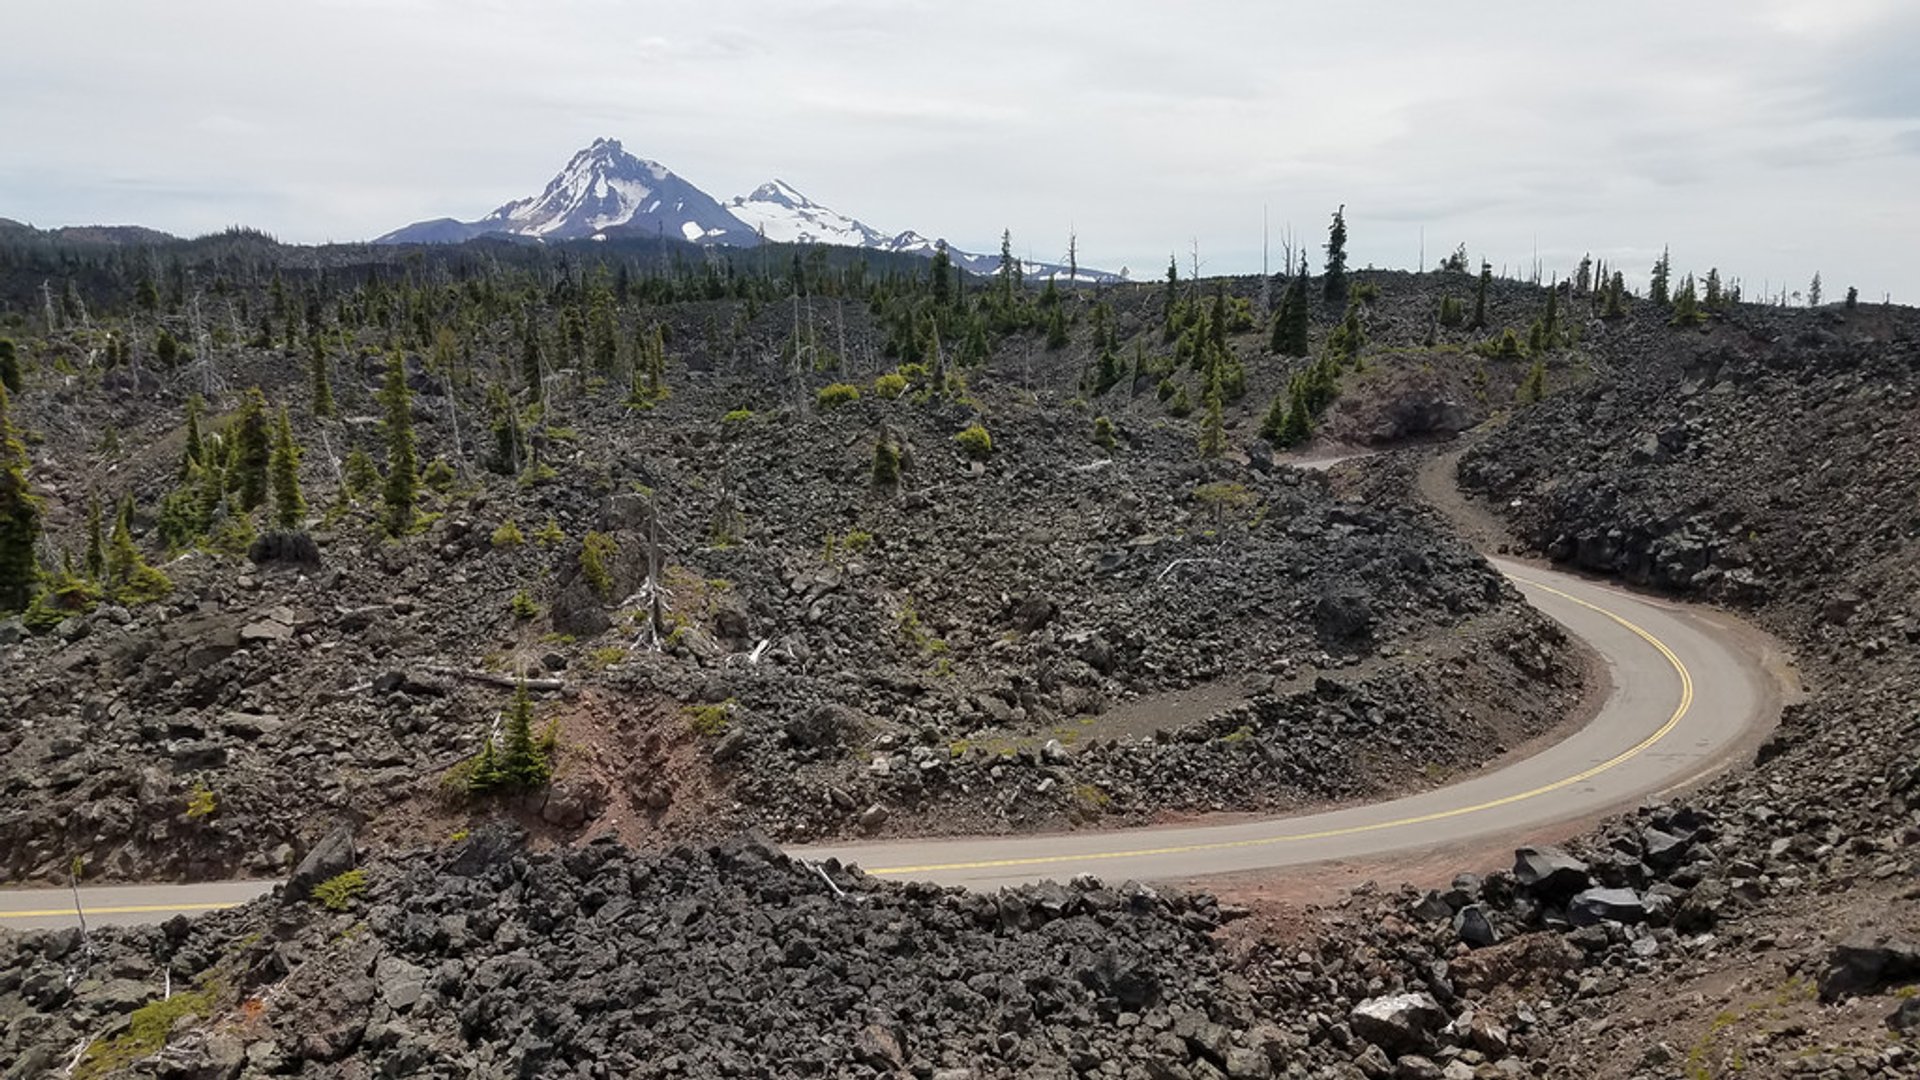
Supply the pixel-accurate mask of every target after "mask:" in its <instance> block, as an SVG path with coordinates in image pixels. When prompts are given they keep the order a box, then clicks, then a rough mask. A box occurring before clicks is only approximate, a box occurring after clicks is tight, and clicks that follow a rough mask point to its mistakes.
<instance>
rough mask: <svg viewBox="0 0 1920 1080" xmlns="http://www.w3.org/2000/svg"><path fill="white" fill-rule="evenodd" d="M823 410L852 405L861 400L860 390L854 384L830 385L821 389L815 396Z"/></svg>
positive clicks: (839, 383) (838, 383)
mask: <svg viewBox="0 0 1920 1080" xmlns="http://www.w3.org/2000/svg"><path fill="white" fill-rule="evenodd" d="M814 400H815V401H817V402H818V403H819V405H820V407H821V408H823V409H832V408H836V407H838V406H841V405H850V404H852V403H853V402H856V401H859V400H860V388H859V387H857V386H855V385H853V384H852V383H843V382H837V383H829V384H827V385H826V386H823V387H821V388H820V393H819V394H818V395H816V396H815V399H814Z"/></svg>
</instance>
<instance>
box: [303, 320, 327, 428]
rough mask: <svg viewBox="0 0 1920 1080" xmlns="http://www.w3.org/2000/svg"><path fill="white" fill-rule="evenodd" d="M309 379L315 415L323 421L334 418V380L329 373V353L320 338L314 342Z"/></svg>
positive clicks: (308, 366) (308, 370) (308, 362)
mask: <svg viewBox="0 0 1920 1080" xmlns="http://www.w3.org/2000/svg"><path fill="white" fill-rule="evenodd" d="M307 377H308V379H309V380H310V381H311V382H312V384H313V415H315V416H317V417H319V418H321V419H323V420H324V419H327V418H329V417H331V416H333V413H334V409H333V379H332V377H331V376H329V375H328V373H327V353H326V350H325V349H323V348H321V346H320V339H319V338H314V339H313V341H312V353H311V354H310V356H309V358H308V361H307Z"/></svg>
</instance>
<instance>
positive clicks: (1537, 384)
mask: <svg viewBox="0 0 1920 1080" xmlns="http://www.w3.org/2000/svg"><path fill="white" fill-rule="evenodd" d="M1546 396H1547V362H1546V361H1545V360H1535V361H1534V362H1533V366H1532V367H1530V368H1528V369H1527V377H1526V380H1525V381H1523V382H1522V383H1521V384H1520V400H1521V401H1524V402H1529V403H1531V402H1535V401H1539V400H1540V399H1541V398H1544V397H1546Z"/></svg>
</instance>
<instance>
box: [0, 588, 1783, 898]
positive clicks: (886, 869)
mask: <svg viewBox="0 0 1920 1080" xmlns="http://www.w3.org/2000/svg"><path fill="white" fill-rule="evenodd" d="M1494 565H1496V566H1498V567H1499V568H1500V570H1501V571H1502V572H1504V573H1506V574H1507V575H1508V576H1509V577H1510V578H1512V579H1513V580H1514V581H1515V582H1516V583H1517V584H1519V586H1520V588H1521V590H1522V591H1523V592H1524V593H1526V595H1527V598H1528V599H1529V600H1530V601H1532V602H1533V604H1534V605H1535V606H1536V607H1538V608H1539V609H1540V610H1542V611H1544V612H1546V613H1547V614H1548V615H1550V616H1552V617H1553V618H1554V619H1556V620H1558V621H1560V622H1561V623H1563V624H1564V625H1565V626H1566V627H1567V628H1568V630H1570V631H1571V632H1572V633H1573V634H1575V635H1576V636H1578V637H1580V638H1582V639H1584V640H1585V641H1586V642H1587V643H1588V644H1589V645H1590V646H1591V647H1592V648H1593V649H1594V651H1595V652H1597V653H1599V655H1600V656H1601V657H1602V658H1603V659H1604V660H1605V661H1606V663H1607V665H1608V666H1609V668H1610V669H1611V677H1612V682H1613V694H1612V696H1611V697H1610V698H1609V699H1608V700H1607V701H1606V703H1605V704H1604V705H1603V706H1602V707H1601V709H1600V712H1599V714H1598V715H1597V716H1596V717H1595V718H1594V719H1593V721H1592V722H1591V723H1589V724H1587V725H1586V726H1585V727H1583V728H1581V729H1580V730H1579V731H1577V732H1575V733H1574V734H1572V735H1571V736H1569V737H1568V738H1566V739H1565V740H1563V741H1561V742H1559V743H1556V744H1554V745H1553V746H1551V747H1549V748H1547V749H1545V750H1542V751H1540V752H1539V753H1537V754H1535V755H1533V756H1532V757H1528V758H1526V759H1524V760H1522V761H1518V762H1515V763H1513V764H1511V765H1508V766H1505V767H1503V768H1499V769H1496V770H1494V771H1490V772H1485V773H1482V774H1480V775H1478V776H1475V777H1473V778H1471V779H1468V780H1464V781H1461V782H1459V783H1457V784H1453V785H1451V786H1449V787H1444V788H1439V789H1436V790H1433V791H1428V792H1424V793H1421V794H1419V795H1413V796H1410V797H1408V798H1404V799H1395V800H1392V801H1390V802H1381V803H1373V804H1370V805H1365V806H1355V807H1349V808H1346V809H1342V810H1333V811H1328V812H1325V813H1317V814H1306V815H1300V816H1296V817H1288V818H1279V819H1270V820H1264V821H1251V822H1235V823H1231V824H1216V825H1193V826H1182V827H1176V828H1158V829H1133V830H1124V831H1117V832H1077V833H1064V834H1056V835H1046V836H1003V837H986V838H972V839H955V840H901V841H887V842H882V843H871V844H835V845H823V846H818V847H801V848H790V849H789V851H790V852H791V853H792V854H795V855H799V856H802V857H805V858H811V859H823V858H826V857H828V856H834V857H837V858H839V859H841V860H843V861H848V862H857V863H859V864H860V865H861V866H862V867H865V868H866V870H867V872H868V873H872V874H878V875H885V876H888V877H894V878H915V879H922V880H932V881H938V882H942V883H946V884H952V885H965V886H967V887H969V888H978V889H990V888H994V887H997V886H1000V885H1010V884H1017V883H1019V882H1024V881H1034V880H1038V879H1041V878H1056V879H1062V880H1064V879H1066V878H1069V877H1072V876H1073V875H1074V874H1077V873H1080V872H1082V871H1091V872H1093V873H1095V874H1098V875H1100V876H1101V877H1104V878H1110V879H1114V880H1122V879H1126V878H1137V879H1141V880H1189V879H1192V878H1196V877H1202V876H1205V875H1208V874H1218V873H1230V872H1238V871H1249V870H1264V869H1271V868H1274V867H1284V866H1295V865H1300V864H1304V863H1313V862H1319V861H1323V860H1329V859H1353V858H1358V857H1362V856H1382V855H1393V854H1396V853H1411V852H1420V851H1426V850H1430V849H1432V848H1435V847H1437V846H1440V845H1450V844H1455V843H1458V842H1460V841H1464V840H1476V839H1480V840H1485V839H1491V838H1496V837H1499V836H1501V835H1504V834H1510V833H1518V832H1524V831H1527V830H1530V829H1533V828H1537V827H1538V826H1541V825H1546V824H1551V823H1553V822H1557V821H1567V820H1571V819H1575V818H1581V817H1585V816H1588V815H1591V814H1595V813H1601V812H1605V811H1608V810H1614V809H1619V808H1623V807H1627V806H1631V805H1633V804H1634V803H1636V802H1637V801H1639V800H1641V799H1643V798H1645V797H1647V796H1649V795H1651V794H1653V793H1656V792H1660V791H1663V790H1666V789H1668V788H1671V787H1675V786H1678V785H1681V784H1685V783H1686V782H1688V781H1689V780H1692V779H1695V778H1697V777H1699V776H1700V775H1701V774H1702V773H1704V772H1707V771H1709V770H1711V769H1712V768H1714V767H1715V766H1716V765H1719V764H1721V763H1722V762H1724V760H1725V759H1726V758H1727V756H1728V754H1729V753H1730V752H1731V751H1732V750H1733V748H1734V747H1735V746H1736V745H1737V744H1738V743H1739V742H1740V741H1741V739H1742V737H1743V736H1745V735H1747V734H1749V733H1750V732H1751V731H1752V730H1753V729H1754V728H1756V727H1759V726H1764V725H1766V724H1769V723H1771V722H1772V721H1773V719H1774V718H1773V716H1772V714H1771V712H1770V710H1769V707H1768V702H1769V701H1770V700H1771V699H1770V695H1769V694H1768V693H1767V692H1766V688H1767V687H1768V685H1769V684H1770V680H1771V678H1772V677H1771V676H1770V675H1769V674H1767V672H1766V671H1765V669H1764V668H1763V667H1762V666H1761V663H1760V661H1759V659H1758V658H1757V657H1755V656H1754V655H1752V654H1751V653H1750V652H1749V651H1748V650H1747V648H1746V647H1745V646H1744V645H1743V642H1742V640H1741V639H1740V638H1739V637H1738V636H1737V635H1735V634H1733V633H1731V632H1729V631H1728V630H1727V629H1726V628H1725V627H1724V626H1722V625H1721V624H1719V623H1716V622H1713V621H1711V620H1709V619H1706V618H1703V617H1702V616H1700V615H1697V614H1694V613H1691V612H1689V611H1688V610H1687V609H1685V608H1684V607H1681V606H1678V605H1673V604H1667V603H1663V602H1660V601H1656V600H1649V599H1645V598H1642V597H1639V596H1635V595H1633V594H1631V593H1627V592H1623V591H1621V590H1618V589H1613V588H1609V587H1607V586H1604V585H1598V584H1595V583H1593V582H1589V581H1586V580H1583V579H1580V578H1575V577H1570V576H1568V575H1565V574H1559V573H1554V572H1552V571H1548V570H1544V569H1541V568H1538V567H1533V566H1526V565H1522V564H1518V563H1510V562H1506V561H1503V560H1498V559H1496V560H1494ZM273 884H274V883H273V882H268V881H240V882H219V883H212V884H201V885H128V886H97V887H86V888H82V889H81V899H82V902H83V903H84V904H85V906H86V909H87V911H88V920H89V922H90V923H92V924H95V925H98V924H102V923H108V922H158V921H161V920H164V919H167V918H170V917H172V916H173V915H175V914H179V913H183V912H184V913H188V914H192V913H195V912H199V911H205V910H209V909H211V908H218V907H228V906H232V905H233V904H236V903H240V902H244V901H245V900H247V899H250V898H252V897H253V896H256V895H259V894H261V893H264V892H266V891H268V890H269V889H271V888H272V887H273ZM73 923H74V916H73V894H72V893H71V892H69V891H66V890H60V889H28V890H14V891H0V927H7V928H11V929H25V928H29V927H45V926H71V925H73Z"/></svg>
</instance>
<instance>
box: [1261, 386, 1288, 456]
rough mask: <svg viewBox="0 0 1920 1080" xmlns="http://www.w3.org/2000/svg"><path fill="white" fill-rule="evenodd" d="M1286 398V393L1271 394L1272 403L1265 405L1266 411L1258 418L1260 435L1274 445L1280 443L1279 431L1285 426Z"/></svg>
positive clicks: (1283, 429) (1284, 428)
mask: <svg viewBox="0 0 1920 1080" xmlns="http://www.w3.org/2000/svg"><path fill="white" fill-rule="evenodd" d="M1288 400H1289V398H1288V396H1287V395H1286V394H1275V395H1273V403H1272V404H1271V405H1268V406H1267V413H1266V415H1265V416H1264V417H1262V418H1261V420H1260V437H1261V438H1263V439H1265V440H1267V441H1268V442H1270V443H1272V444H1274V445H1275V446H1278V445H1280V439H1281V433H1282V432H1283V431H1285V430H1286V427H1287V404H1288Z"/></svg>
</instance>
